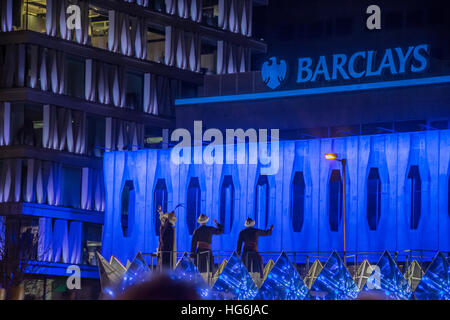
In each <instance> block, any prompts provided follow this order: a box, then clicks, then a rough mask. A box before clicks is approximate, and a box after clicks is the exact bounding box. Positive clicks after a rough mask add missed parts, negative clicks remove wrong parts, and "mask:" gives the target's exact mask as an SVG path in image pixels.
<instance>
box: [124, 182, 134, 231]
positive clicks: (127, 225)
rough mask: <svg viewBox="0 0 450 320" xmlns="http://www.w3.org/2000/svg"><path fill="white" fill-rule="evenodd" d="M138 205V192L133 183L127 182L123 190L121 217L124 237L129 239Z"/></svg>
mask: <svg viewBox="0 0 450 320" xmlns="http://www.w3.org/2000/svg"><path fill="white" fill-rule="evenodd" d="M135 205H136V192H135V189H134V184H133V181H131V180H127V181H125V185H124V186H123V189H122V203H121V216H120V218H121V219H120V221H121V224H122V231H123V235H124V237H129V236H130V234H131V231H132V230H131V228H132V226H133V224H134V211H135Z"/></svg>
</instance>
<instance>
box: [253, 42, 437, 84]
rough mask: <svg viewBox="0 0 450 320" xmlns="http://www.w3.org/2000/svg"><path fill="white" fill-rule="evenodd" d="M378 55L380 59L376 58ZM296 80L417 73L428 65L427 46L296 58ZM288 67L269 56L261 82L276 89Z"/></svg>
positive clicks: (304, 81) (333, 79) (342, 78)
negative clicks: (314, 58)
mask: <svg viewBox="0 0 450 320" xmlns="http://www.w3.org/2000/svg"><path fill="white" fill-rule="evenodd" d="M379 54H381V59H378V62H377V59H376V57H377V56H378V55H379ZM297 62H298V66H297V77H296V82H297V83H307V82H311V83H313V82H316V81H318V80H322V81H327V82H328V81H335V80H352V79H361V78H367V77H377V76H378V77H381V76H384V75H398V74H405V73H419V72H422V71H424V70H426V69H427V68H428V66H429V46H428V44H421V45H417V46H410V47H408V48H400V47H398V48H392V49H386V50H384V52H377V51H374V50H369V51H358V52H355V53H353V54H352V55H346V54H333V55H330V56H325V55H324V56H320V57H319V58H318V59H316V61H314V60H313V59H312V58H311V57H301V58H298V60H297ZM287 71H288V66H287V62H286V61H285V60H278V59H277V58H276V57H272V58H270V59H269V61H267V62H265V63H264V64H263V66H262V69H261V76H262V79H263V81H264V83H265V84H266V85H267V86H268V87H269V88H271V89H276V88H278V87H279V86H280V85H281V84H282V83H283V82H284V81H285V80H286V78H287Z"/></svg>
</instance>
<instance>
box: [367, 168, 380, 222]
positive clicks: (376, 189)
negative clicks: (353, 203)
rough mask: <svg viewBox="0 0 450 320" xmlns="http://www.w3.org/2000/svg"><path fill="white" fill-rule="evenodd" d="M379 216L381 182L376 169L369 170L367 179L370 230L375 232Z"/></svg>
mask: <svg viewBox="0 0 450 320" xmlns="http://www.w3.org/2000/svg"><path fill="white" fill-rule="evenodd" d="M380 216H381V180H380V174H379V172H378V168H370V171H369V177H368V178H367V222H368V223H369V228H370V230H377V227H378V223H379V222H380Z"/></svg>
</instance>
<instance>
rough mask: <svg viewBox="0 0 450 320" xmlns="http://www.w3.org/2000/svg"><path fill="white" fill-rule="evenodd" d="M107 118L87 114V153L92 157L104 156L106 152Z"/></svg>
mask: <svg viewBox="0 0 450 320" xmlns="http://www.w3.org/2000/svg"><path fill="white" fill-rule="evenodd" d="M105 136H106V121H105V118H100V117H95V116H91V115H88V116H87V137H86V139H87V141H86V144H87V148H86V150H87V152H86V153H87V155H88V156H91V157H94V156H95V157H99V158H100V157H102V156H103V153H104V152H105V149H104V147H105V142H106V137H105Z"/></svg>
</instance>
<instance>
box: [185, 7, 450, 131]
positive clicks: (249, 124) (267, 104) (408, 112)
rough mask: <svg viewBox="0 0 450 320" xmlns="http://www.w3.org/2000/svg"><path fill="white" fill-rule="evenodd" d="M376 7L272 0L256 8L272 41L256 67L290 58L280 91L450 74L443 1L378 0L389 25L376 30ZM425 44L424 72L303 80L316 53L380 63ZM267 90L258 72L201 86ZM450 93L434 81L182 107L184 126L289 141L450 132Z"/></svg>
mask: <svg viewBox="0 0 450 320" xmlns="http://www.w3.org/2000/svg"><path fill="white" fill-rule="evenodd" d="M371 4H374V3H372V2H370V1H346V0H344V1H339V2H336V1H325V0H319V1H313V2H310V1H309V2H306V1H287V0H280V1H271V2H270V3H269V6H268V7H267V8H256V9H255V36H256V37H259V38H263V39H264V40H265V41H267V43H268V53H267V54H264V55H255V56H254V57H253V68H254V70H261V66H262V63H263V62H264V61H266V60H267V59H268V58H269V57H272V56H276V57H278V58H280V59H285V60H286V61H288V64H289V65H290V67H291V70H290V71H288V78H287V79H286V81H285V84H282V85H281V87H280V88H277V89H276V90H289V89H303V88H308V87H322V86H338V85H346V84H355V83H362V82H378V81H385V80H403V79H408V78H421V77H432V76H438V75H448V74H450V45H449V42H448V41H447V39H448V36H447V34H446V32H447V31H446V30H447V29H448V24H449V21H450V19H448V18H447V16H448V13H447V11H446V10H444V9H445V5H444V2H442V1H421V0H414V1H403V0H400V1H378V2H377V3H376V4H377V5H379V6H380V7H381V16H382V29H381V30H374V31H369V30H368V29H367V27H366V19H367V17H368V15H367V14H366V9H367V7H368V6H369V5H371ZM346 23H347V27H345V26H346ZM316 28H318V29H320V30H322V31H320V30H319V31H318V30H316ZM327 28H328V29H327ZM418 44H428V45H429V48H430V49H429V68H428V69H427V70H425V71H424V72H422V73H420V74H419V73H417V74H413V73H406V74H397V75H394V76H387V75H383V76H380V77H368V78H362V79H356V80H355V79H353V80H352V79H351V80H335V81H324V80H323V78H322V79H320V78H319V79H318V81H316V82H309V83H305V84H297V83H296V77H297V70H296V69H295V68H296V66H297V58H298V57H311V58H312V59H313V60H314V61H315V63H317V59H318V58H319V56H321V55H324V56H327V57H330V56H331V55H332V54H336V53H344V54H347V55H350V54H353V53H355V52H357V51H366V50H375V51H379V52H381V53H380V54H378V55H376V64H379V63H380V60H381V59H382V57H383V53H384V50H385V49H387V48H396V47H401V48H403V49H405V48H408V47H409V46H416V45H418ZM263 91H271V90H270V89H269V88H267V87H266V86H265V85H264V83H263V82H262V80H261V75H260V73H259V71H254V72H252V73H245V74H239V75H226V76H225V75H224V76H208V77H206V79H205V83H204V86H203V88H202V89H201V90H200V92H201V94H202V95H203V96H221V95H234V94H241V93H255V92H263ZM449 98H450V96H449V94H448V85H429V86H417V87H405V88H395V89H379V90H372V91H359V92H351V93H339V94H321V95H311V96H302V97H295V98H285V99H272V100H259V101H243V102H233V103H215V104H198V105H192V106H188V107H178V109H177V127H181V128H192V126H193V121H194V120H202V121H203V125H204V127H205V128H220V129H225V128H278V129H280V130H281V131H282V132H281V138H286V139H299V138H305V137H308V136H309V135H312V136H314V137H335V136H342V135H350V134H375V133H387V132H389V131H387V130H384V129H388V130H394V131H399V132H402V131H420V130H425V129H426V128H427V127H426V126H427V125H428V126H431V127H437V129H446V128H448V120H449V119H450V106H449V103H450V99H449ZM405 121H408V123H404V122H405ZM397 122H398V123H397ZM380 127H382V128H384V129H379V128H380ZM428 128H429V127H428ZM343 132H344V133H343ZM345 132H347V134H346V133H345ZM304 133H306V135H305V134H304ZM348 133H350V134H348Z"/></svg>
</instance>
